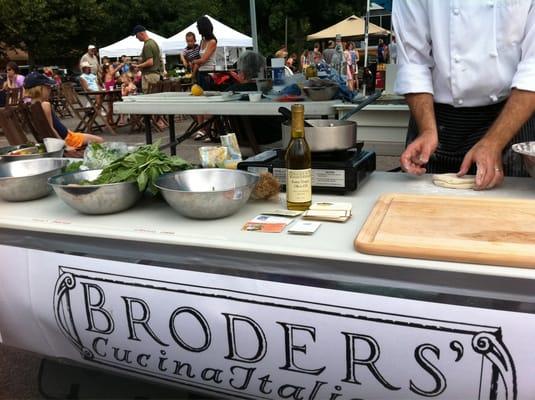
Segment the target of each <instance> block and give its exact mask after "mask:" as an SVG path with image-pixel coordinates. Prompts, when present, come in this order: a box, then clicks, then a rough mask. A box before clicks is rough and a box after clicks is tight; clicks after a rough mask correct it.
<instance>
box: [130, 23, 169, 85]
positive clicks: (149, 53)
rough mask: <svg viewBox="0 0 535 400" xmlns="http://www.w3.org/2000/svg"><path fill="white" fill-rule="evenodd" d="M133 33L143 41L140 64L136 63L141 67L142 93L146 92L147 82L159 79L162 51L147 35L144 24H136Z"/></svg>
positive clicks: (155, 81) (154, 81)
mask: <svg viewBox="0 0 535 400" xmlns="http://www.w3.org/2000/svg"><path fill="white" fill-rule="evenodd" d="M133 35H135V36H136V38H137V39H138V40H139V41H141V42H143V50H142V51H141V64H138V65H137V67H138V68H139V69H141V73H142V80H141V88H142V90H143V93H147V92H148V89H149V84H151V83H152V84H154V83H157V82H158V81H159V80H160V79H161V75H162V70H161V64H162V53H161V51H160V47H159V46H158V43H156V41H155V40H154V39H151V38H150V37H149V35H148V34H147V30H146V29H145V27H144V26H141V25H136V26H135V27H134V30H133Z"/></svg>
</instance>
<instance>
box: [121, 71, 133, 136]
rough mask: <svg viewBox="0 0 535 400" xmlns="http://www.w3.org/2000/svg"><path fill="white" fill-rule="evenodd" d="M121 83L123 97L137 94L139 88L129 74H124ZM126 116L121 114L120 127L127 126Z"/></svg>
mask: <svg viewBox="0 0 535 400" xmlns="http://www.w3.org/2000/svg"><path fill="white" fill-rule="evenodd" d="M119 79H120V81H121V96H122V97H124V96H131V95H134V94H136V92H137V86H136V85H134V82H133V80H132V76H131V75H130V74H129V73H126V74H122V75H121V77H120V78H119ZM126 124H127V122H126V114H121V117H120V118H119V122H118V124H117V125H118V126H124V125H126Z"/></svg>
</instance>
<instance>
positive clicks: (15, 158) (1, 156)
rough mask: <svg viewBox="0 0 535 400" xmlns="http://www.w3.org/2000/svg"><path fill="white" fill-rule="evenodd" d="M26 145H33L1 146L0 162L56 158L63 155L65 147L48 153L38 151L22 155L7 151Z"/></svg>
mask: <svg viewBox="0 0 535 400" xmlns="http://www.w3.org/2000/svg"><path fill="white" fill-rule="evenodd" d="M26 147H33V146H28V145H25V144H21V145H18V146H6V147H2V148H0V162H11V161H22V160H35V159H38V158H54V157H63V151H64V149H60V150H57V151H51V152H47V153H36V154H26V155H20V156H10V155H8V154H7V153H9V152H11V151H13V150H19V149H24V148H26Z"/></svg>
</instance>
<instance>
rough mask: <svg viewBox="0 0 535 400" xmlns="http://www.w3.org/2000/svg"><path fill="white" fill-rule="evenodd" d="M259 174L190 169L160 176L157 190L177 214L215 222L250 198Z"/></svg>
mask: <svg viewBox="0 0 535 400" xmlns="http://www.w3.org/2000/svg"><path fill="white" fill-rule="evenodd" d="M257 182H258V175H255V174H251V173H249V172H245V171H237V170H231V169H217V168H205V169H190V170H187V171H179V172H172V173H169V174H165V175H162V176H160V178H158V180H157V181H156V187H157V188H158V189H160V191H161V192H162V195H163V197H164V199H165V200H166V201H167V203H168V204H169V205H170V206H171V207H173V208H174V209H175V210H176V211H178V212H179V213H180V214H182V215H184V216H186V217H189V218H196V219H216V218H223V217H226V216H229V215H231V214H234V213H235V212H236V211H238V210H239V209H240V208H241V207H242V206H243V205H244V204H245V203H246V202H247V200H248V199H249V196H250V195H251V192H252V191H253V189H254V187H255V186H256V183H257Z"/></svg>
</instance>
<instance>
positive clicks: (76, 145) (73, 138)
mask: <svg viewBox="0 0 535 400" xmlns="http://www.w3.org/2000/svg"><path fill="white" fill-rule="evenodd" d="M55 84H56V82H55V81H53V80H52V79H50V78H48V77H46V76H45V75H43V74H40V73H38V72H32V73H30V74H29V75H28V76H27V77H26V80H25V81H24V92H25V96H28V97H29V98H31V101H32V103H36V102H41V107H42V108H43V112H44V114H45V116H46V119H47V120H48V123H49V124H50V126H51V127H52V129H53V130H54V132H55V134H56V136H57V137H58V138H59V139H64V140H65V146H66V147H67V150H73V149H74V150H77V149H80V148H82V147H83V146H85V145H87V144H88V143H93V142H94V143H102V142H103V141H104V139H102V138H101V137H100V136H96V135H90V134H88V133H79V132H73V131H71V130H69V129H67V128H66V127H65V125H63V124H62V123H61V121H60V120H59V118H58V117H57V116H56V114H55V113H54V110H53V109H52V106H51V105H50V102H49V101H48V99H49V97H50V87H51V86H53V85H55Z"/></svg>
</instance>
